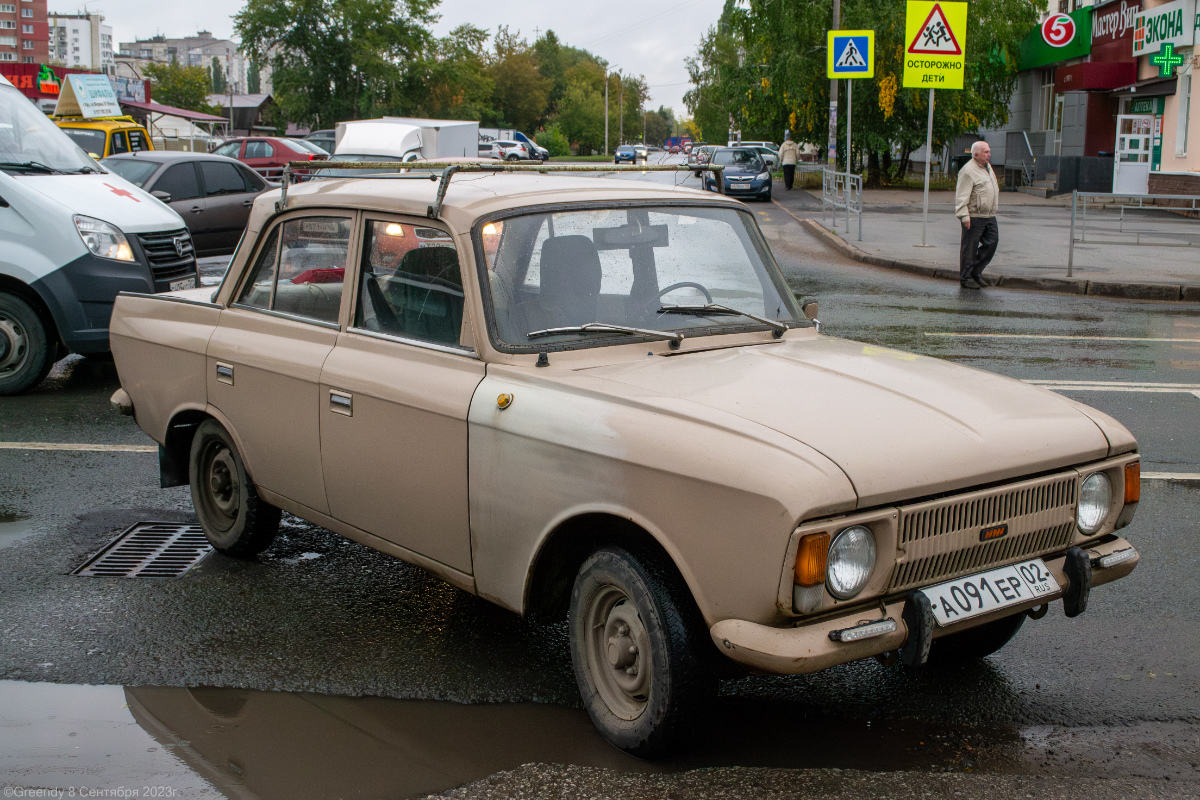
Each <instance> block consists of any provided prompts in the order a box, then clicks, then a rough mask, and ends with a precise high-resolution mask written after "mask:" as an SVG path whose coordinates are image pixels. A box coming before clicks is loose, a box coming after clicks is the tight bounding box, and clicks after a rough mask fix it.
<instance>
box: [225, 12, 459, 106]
mask: <svg viewBox="0 0 1200 800" xmlns="http://www.w3.org/2000/svg"><path fill="white" fill-rule="evenodd" d="M436 6H437V0H255V2H252V3H251V2H247V4H246V6H245V7H244V8H243V9H242V10H241V11H240V12H238V13H237V14H236V15H235V16H234V28H235V30H236V31H237V34H238V36H239V37H240V38H241V40H242V46H243V47H244V48H245V50H246V52H247V53H248V54H249V55H250V56H251V58H253V59H256V60H260V59H265V58H268V57H269V58H270V59H271V66H272V69H273V72H272V83H273V85H274V89H275V93H274V96H275V100H276V102H278V104H279V107H280V110H281V112H282V113H283V115H284V116H285V117H286V118H287V119H290V120H292V121H295V122H301V123H304V124H307V125H310V126H312V127H314V128H321V127H330V126H332V125H334V124H335V123H337V122H339V121H341V120H348V119H358V118H364V117H378V116H381V115H382V114H384V113H388V112H394V111H397V110H401V111H403V110H407V109H405V106H406V105H409V104H411V99H410V98H411V97H412V88H413V87H414V86H417V85H420V81H421V78H422V76H421V75H420V74H418V73H415V72H414V68H419V67H420V66H422V65H424V64H425V61H424V59H422V58H420V56H421V54H422V53H423V52H424V50H425V48H426V47H427V45H428V44H429V33H428V31H427V29H428V27H429V26H430V25H431V24H432V23H433V21H434V19H435V14H434V13H433V10H434V8H436Z"/></svg>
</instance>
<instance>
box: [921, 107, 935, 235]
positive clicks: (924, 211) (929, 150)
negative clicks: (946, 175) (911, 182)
mask: <svg viewBox="0 0 1200 800" xmlns="http://www.w3.org/2000/svg"><path fill="white" fill-rule="evenodd" d="M932 160H933V89H930V90H929V122H928V123H927V124H926V127H925V199H924V200H923V201H922V203H921V247H926V246H927V245H926V244H925V228H926V227H927V226H928V225H929V162H930V161H932Z"/></svg>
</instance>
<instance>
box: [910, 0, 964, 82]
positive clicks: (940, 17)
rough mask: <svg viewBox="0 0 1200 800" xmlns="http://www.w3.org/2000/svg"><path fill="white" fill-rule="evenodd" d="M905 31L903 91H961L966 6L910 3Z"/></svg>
mask: <svg viewBox="0 0 1200 800" xmlns="http://www.w3.org/2000/svg"><path fill="white" fill-rule="evenodd" d="M904 31H905V37H904V41H905V42H906V43H907V46H906V47H905V52H904V88H906V89H961V88H963V72H964V71H965V63H966V60H967V4H966V3H947V2H942V1H941V0H938V1H937V2H928V0H909V3H908V9H907V14H906V16H905V23H904Z"/></svg>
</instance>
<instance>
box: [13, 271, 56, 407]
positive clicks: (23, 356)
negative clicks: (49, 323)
mask: <svg viewBox="0 0 1200 800" xmlns="http://www.w3.org/2000/svg"><path fill="white" fill-rule="evenodd" d="M51 344H52V343H51V341H50V336H49V333H48V332H47V331H46V326H45V325H44V324H43V323H42V319H41V317H39V316H38V314H37V312H36V311H34V310H33V307H32V306H31V305H29V303H27V302H25V300H24V299H23V298H21V297H18V296H17V295H15V294H8V293H7V292H0V395H7V394H20V393H21V392H24V391H27V390H28V389H32V388H33V387H34V386H37V385H38V384H39V383H41V382H42V378H45V377H46V373H48V372H49V371H50V367H51V366H53V365H54V347H52V346H51Z"/></svg>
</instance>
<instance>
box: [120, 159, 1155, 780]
mask: <svg viewBox="0 0 1200 800" xmlns="http://www.w3.org/2000/svg"><path fill="white" fill-rule="evenodd" d="M723 152H725V151H723ZM728 152H732V153H734V154H737V156H738V158H741V157H742V154H745V157H747V158H752V159H753V160H754V161H756V162H760V163H761V159H759V158H758V157H757V155H755V154H754V153H753V152H752V151H749V150H732V151H728ZM718 155H720V153H719V154H718ZM468 166H469V165H468ZM482 169H486V166H485V167H483V168H481V170H482ZM163 210H164V211H165V209H163ZM755 216H756V215H755V214H754V213H753V212H752V211H751V210H750V209H748V208H746V207H745V205H744V204H742V203H740V202H738V201H737V200H734V199H732V198H729V197H725V196H721V195H714V194H706V193H704V192H700V191H697V190H693V189H688V188H685V187H679V186H673V185H664V184H661V183H654V182H649V181H632V180H619V179H613V178H589V177H579V176H569V175H562V176H548V175H534V174H522V175H512V174H483V173H482V171H480V172H476V173H475V174H468V172H467V171H466V170H465V169H464V171H463V172H459V173H457V174H455V175H453V176H450V175H446V176H444V177H442V179H441V180H440V181H430V180H391V179H379V178H358V179H352V180H344V179H335V180H332V181H309V182H307V183H303V184H301V185H299V186H297V187H295V188H294V190H292V191H289V192H288V195H287V199H286V203H283V204H282V205H280V206H277V205H276V198H274V197H270V196H266V195H264V196H262V197H260V198H259V199H258V200H256V201H255V205H254V210H253V211H252V213H251V218H250V222H249V224H248V227H247V230H248V231H252V232H253V235H252V237H251V234H250V233H248V234H247V240H246V241H245V242H244V243H243V245H242V246H241V247H240V248H238V252H237V254H236V255H235V257H234V258H233V260H232V262H231V263H230V266H229V270H228V273H227V275H226V277H225V280H224V281H222V283H221V286H220V288H219V289H218V290H217V291H215V292H214V291H213V290H212V289H211V288H208V287H205V288H201V289H193V290H191V291H181V292H175V293H173V294H171V295H170V296H169V297H167V298H161V297H156V296H153V295H149V294H122V295H121V296H120V297H118V299H117V303H116V307H115V310H114V312H113V317H112V325H111V336H110V339H111V343H112V352H113V357H114V361H115V365H116V370H117V374H118V376H119V379H120V384H121V387H122V388H120V389H118V390H117V392H116V393H115V394H114V396H113V402H114V404H116V405H117V406H119V407H120V408H121V409H122V410H124V411H125V412H126V413H131V414H133V418H134V420H135V421H136V423H137V425H138V426H140V427H141V428H142V430H144V431H145V432H146V434H147V435H148V436H149V437H150V438H151V439H152V440H153V441H155V442H156V443H157V444H158V445H159V463H160V469H159V474H158V475H153V474H152V472H151V471H150V470H142V471H141V472H140V473H139V474H138V475H136V476H134V480H135V481H136V480H138V479H140V480H141V481H142V484H141V485H140V486H138V487H137V488H138V489H139V490H141V489H148V488H150V486H151V485H152V484H153V485H161V486H163V487H168V486H176V485H184V484H189V483H190V485H191V499H192V503H193V506H194V508H195V512H196V517H197V520H198V522H199V525H200V527H201V528H202V529H203V530H204V534H205V536H206V537H207V538H208V539H209V541H210V542H211V543H212V545H213V546H214V547H215V548H216V549H217V550H219V551H220V552H222V553H225V554H226V555H230V556H235V557H242V558H253V557H254V556H255V555H256V554H258V553H260V552H262V551H263V550H265V549H266V548H268V547H270V545H271V544H272V541H273V540H274V539H275V537H276V536H277V534H278V531H279V523H280V516H281V513H282V512H285V511H286V512H288V513H290V514H295V515H297V516H299V517H302V518H304V519H307V520H309V521H311V522H313V523H314V524H318V525H321V526H324V527H325V528H328V529H329V530H331V531H334V532H336V533H338V534H341V535H343V536H346V537H348V538H350V539H352V540H354V541H356V542H360V543H362V544H365V545H367V546H369V547H373V548H376V549H378V550H380V551H382V552H384V553H386V554H389V555H391V556H394V557H397V558H401V559H404V560H406V561H409V562H412V563H415V564H417V565H419V566H420V567H422V568H423V569H426V570H428V571H429V572H431V573H433V574H434V575H437V576H439V577H440V578H442V579H444V580H446V581H448V582H449V583H450V584H452V585H454V586H456V587H458V588H459V589H460V590H462V591H466V592H470V593H473V594H477V595H479V596H481V597H484V598H487V599H488V600H489V601H491V602H494V603H496V604H498V605H500V606H502V607H503V608H506V609H508V610H510V611H513V612H515V613H518V614H522V615H525V616H527V617H528V618H530V619H531V620H533V621H545V622H547V623H549V624H551V625H553V626H554V627H553V628H552V635H550V636H549V637H548V638H549V639H550V640H552V641H557V640H559V639H562V640H565V641H564V645H565V646H566V647H569V649H570V662H571V664H572V666H573V668H574V672H575V678H576V683H577V685H578V688H579V695H580V699H581V705H582V706H583V707H584V709H586V710H587V712H588V714H589V715H590V717H591V719H592V721H593V722H594V723H595V725H596V727H597V728H598V729H599V731H600V732H601V734H602V735H603V736H604V737H605V738H606V739H608V740H609V741H610V742H612V743H613V744H614V745H616V746H617V747H619V748H622V749H624V750H627V751H629V752H632V753H635V754H638V755H641V756H654V755H659V754H662V753H664V752H666V751H669V750H670V748H672V747H673V746H677V745H678V744H679V743H680V740H681V739H682V738H683V737H685V736H686V735H687V734H689V733H690V732H692V731H694V730H696V729H697V728H700V729H704V730H707V729H709V728H710V726H708V725H702V724H700V723H702V721H703V718H704V717H705V715H707V714H709V713H710V712H711V709H712V705H713V703H714V700H715V695H716V692H717V689H718V685H717V681H718V678H719V677H721V676H739V675H742V674H745V673H746V672H758V673H782V674H808V673H814V672H818V671H821V670H824V669H828V668H830V667H835V666H837V665H841V664H847V663H849V662H853V661H860V660H867V659H874V658H876V657H878V658H879V659H880V661H882V662H883V663H884V664H902V665H903V666H904V668H905V669H906V670H912V671H916V670H919V669H921V668H922V667H924V666H925V665H929V666H930V667H932V668H934V669H935V670H940V671H935V672H933V673H932V674H927V675H926V677H925V678H923V680H925V681H927V682H930V683H937V682H938V681H939V680H942V679H944V678H945V676H946V675H949V674H951V672H950V670H954V672H953V675H954V678H953V680H954V681H955V682H956V686H957V685H962V684H969V683H971V682H973V681H974V682H976V683H979V682H981V681H982V682H983V683H985V684H988V683H989V682H990V680H989V678H988V677H987V675H988V671H987V669H986V668H982V667H980V666H978V662H979V661H980V660H981V659H982V658H984V657H985V656H987V655H989V654H991V653H993V652H995V651H996V650H999V649H1000V648H1001V647H1003V646H1004V645H1005V644H1006V643H1007V642H1008V641H1009V640H1010V639H1011V638H1012V637H1013V636H1014V635H1015V634H1016V633H1017V632H1018V630H1019V629H1020V628H1021V627H1022V625H1023V624H1024V623H1025V622H1026V621H1027V620H1037V619H1040V618H1042V617H1044V616H1045V615H1046V613H1047V612H1048V611H1049V610H1050V609H1051V608H1053V609H1054V610H1055V612H1056V616H1057V614H1058V613H1062V614H1064V615H1065V616H1066V617H1068V618H1070V617H1075V616H1077V615H1079V614H1080V613H1082V612H1085V611H1086V610H1087V609H1088V608H1089V607H1093V608H1094V607H1095V606H1096V605H1097V604H1099V603H1101V602H1105V601H1106V600H1107V601H1109V602H1115V603H1117V604H1122V603H1126V604H1127V603H1129V602H1130V601H1129V598H1130V597H1131V595H1133V594H1136V592H1137V587H1128V588H1125V589H1124V591H1118V592H1115V593H1110V595H1109V597H1107V598H1105V597H1104V594H1103V593H1102V592H1099V591H1097V589H1098V587H1100V586H1102V585H1104V584H1108V583H1111V582H1113V581H1116V580H1119V579H1122V578H1124V577H1125V576H1126V575H1128V574H1129V573H1130V572H1131V571H1132V570H1133V569H1134V568H1135V567H1136V566H1137V564H1138V561H1139V553H1138V551H1137V549H1136V548H1135V547H1134V545H1133V544H1132V543H1131V542H1130V541H1129V540H1127V539H1125V538H1124V537H1123V535H1122V534H1123V533H1124V531H1123V530H1122V529H1124V528H1125V527H1126V526H1127V525H1129V523H1130V522H1131V520H1132V519H1133V517H1134V514H1135V510H1136V509H1137V507H1138V504H1139V500H1140V485H1141V484H1140V475H1141V473H1140V460H1139V455H1138V446H1137V441H1136V440H1135V439H1134V437H1133V436H1132V434H1130V432H1129V431H1128V430H1127V429H1126V428H1125V427H1124V426H1123V425H1121V424H1120V423H1119V422H1117V421H1116V420H1115V419H1113V418H1111V417H1109V416H1108V415H1106V414H1103V413H1101V412H1099V411H1096V410H1094V409H1091V408H1089V407H1087V406H1085V405H1084V404H1082V403H1080V402H1078V401H1076V400H1074V399H1073V398H1070V397H1065V396H1063V395H1060V394H1057V393H1055V392H1051V391H1048V390H1046V389H1045V388H1043V387H1040V386H1030V385H1029V384H1027V383H1024V382H1022V381H1020V380H1016V379H1013V378H1009V377H1006V376H1003V375H997V374H993V373H988V372H985V371H983V370H980V369H975V368H970V367H966V366H963V365H960V364H956V363H953V362H951V361H949V360H946V359H942V358H930V357H926V356H921V355H917V354H911V353H904V352H900V351H896V350H892V349H890V348H887V347H881V346H867V345H864V344H862V343H860V342H855V341H851V340H847V339H842V338H839V337H835V336H829V335H827V334H824V333H822V332H821V331H820V330H819V328H818V326H817V324H816V322H815V320H814V319H813V317H815V315H816V309H815V307H814V306H815V303H811V302H810V303H805V304H804V305H800V304H799V303H798V302H797V300H796V299H795V296H794V295H793V292H794V290H795V287H794V286H793V285H791V284H789V282H788V280H787V279H786V278H785V277H784V275H783V274H782V272H781V271H780V269H779V266H778V264H777V263H776V260H775V259H774V258H773V257H772V255H771V250H770V246H769V242H768V240H767V238H766V237H765V236H764V235H763V232H762V230H761V229H760V228H759V225H758V223H757V221H756V219H755ZM422 228H429V229H432V230H433V231H434V232H436V233H438V234H440V236H437V237H429V236H425V237H423V236H422V234H421V232H420V229H422ZM401 239H402V240H406V243H400V242H398V241H394V240H401ZM386 240H393V241H392V242H390V243H389V244H386V245H384V242H385V241H386ZM439 240H440V242H441V243H439ZM489 240H491V241H490V243H489ZM411 241H417V242H418V244H419V245H424V244H425V243H430V246H418V247H416V248H411V249H405V248H406V247H408V244H407V242H411ZM400 253H403V255H400V256H399V258H398V259H397V255H398V254H400ZM634 274H636V275H637V279H636V280H630V279H629V276H631V275H634ZM1152 522H1153V521H1152ZM1144 535H1145V536H1146V537H1147V538H1149V539H1150V540H1151V546H1153V545H1154V544H1155V542H1154V536H1155V531H1154V529H1153V527H1152V526H1150V528H1149V530H1147V531H1146V533H1145V534H1144ZM1164 557H1169V556H1164ZM264 572H266V570H252V569H246V570H230V571H227V572H226V573H225V575H223V576H222V577H223V578H224V581H223V588H224V589H225V590H226V591H227V592H228V596H229V599H230V602H234V601H238V602H242V601H244V598H246V597H249V596H253V594H254V592H255V587H254V585H253V584H254V581H256V580H263V579H265V578H266V576H264V575H263V574H262V573H264ZM302 579H303V578H302V577H297V578H296V580H298V581H299V580H302ZM313 580H321V581H323V582H327V581H328V576H327V575H320V576H313ZM355 580H358V581H360V582H361V585H362V586H363V587H365V588H364V591H367V592H369V591H371V588H372V587H370V586H369V583H370V582H371V581H375V582H376V583H377V584H378V591H380V592H385V593H386V592H387V591H389V586H388V585H386V583H385V582H386V581H388V580H389V578H387V577H385V576H382V575H379V574H376V575H370V574H368V575H361V576H355ZM315 608H316V606H315V604H314V605H313V606H310V607H308V608H305V609H296V610H295V611H294V612H293V615H294V616H296V617H297V618H298V616H299V615H302V614H304V613H313V612H314V610H315ZM344 611H345V609H331V608H330V609H327V608H325V607H322V609H321V611H319V612H317V613H330V614H336V613H344ZM1139 611H1141V609H1139ZM1160 611H1161V612H1162V613H1171V609H1151V610H1149V611H1148V612H1147V614H1146V615H1143V616H1147V615H1148V616H1149V617H1152V616H1153V614H1154V613H1158V612H1160ZM1131 613H1132V612H1131ZM335 621H336V622H338V623H339V624H340V623H345V624H352V623H353V622H354V620H348V619H339V620H335ZM1146 621H1147V623H1148V624H1150V623H1152V622H1153V619H1150V618H1148V619H1147V620H1146ZM1105 623H1106V620H1104V619H1099V620H1093V621H1092V623H1091V624H1083V625H1074V626H1072V625H1070V623H1069V621H1067V623H1066V624H1064V623H1063V622H1062V621H1060V620H1059V619H1055V620H1054V622H1053V623H1047V624H1045V625H1042V626H1040V627H1041V628H1042V630H1039V631H1034V632H1033V633H1032V634H1031V638H1033V639H1034V640H1035V642H1036V643H1034V644H1031V645H1029V646H1027V647H1025V648H1022V649H1021V651H1020V653H1018V654H1017V658H1018V659H1020V660H1022V661H1023V662H1024V665H1023V666H1024V668H1028V669H1030V670H1033V671H1034V672H1035V673H1036V671H1037V670H1053V669H1062V668H1063V666H1062V664H1063V662H1064V661H1065V660H1066V659H1064V658H1063V654H1062V653H1059V654H1058V655H1057V656H1053V655H1051V654H1049V651H1052V650H1054V649H1055V648H1065V647H1066V646H1067V645H1066V644H1064V643H1065V642H1069V646H1070V647H1071V648H1072V649H1073V650H1080V651H1081V652H1082V651H1087V652H1089V653H1090V655H1088V656H1087V657H1088V658H1089V659H1094V660H1097V661H1100V662H1102V661H1103V659H1104V656H1105V652H1106V651H1108V650H1111V649H1112V648H1114V647H1117V646H1120V641H1119V640H1117V641H1114V639H1113V636H1114V632H1113V630H1112V629H1111V626H1108V625H1106V624H1105ZM440 635H441V632H440V631H439V630H437V628H436V626H434V627H431V628H430V629H429V630H428V631H412V632H410V639H409V640H408V642H406V646H410V647H422V646H430V645H429V644H424V645H423V644H422V643H421V640H420V637H422V636H428V637H430V640H431V641H436V637H439V636H440ZM253 646H254V643H253V642H252V641H249V640H247V641H246V643H245V647H246V648H250V649H252V648H253ZM470 646H471V645H470V642H462V641H459V642H455V650H457V651H462V650H465V649H466V648H469V647H470ZM448 657H449V658H453V657H454V651H451V652H450V655H449V656H448ZM533 658H537V659H539V660H541V661H544V660H545V655H544V654H543V653H538V654H534V655H533V656H531V660H532V659H533ZM971 665H975V666H973V667H972V666H971ZM1068 666H1069V665H1068ZM222 667H223V665H221V664H214V665H213V668H214V669H217V670H219V669H221V668H222ZM884 669H886V667H883V666H881V665H879V664H871V665H869V666H864V667H863V668H862V669H861V670H859V671H858V673H860V675H863V674H865V675H867V676H868V677H867V678H866V679H865V680H863V681H861V682H860V683H861V684H862V685H861V686H856V687H855V688H853V689H846V690H844V692H842V693H843V694H845V695H846V702H848V703H849V702H855V703H857V702H862V703H870V702H872V700H873V698H874V697H875V696H877V694H878V693H877V687H878V686H879V685H880V684H881V683H883V682H886V681H913V680H917V679H916V678H914V677H912V676H911V675H909V676H907V677H900V676H896V677H893V676H891V675H889V674H888V673H886V672H884V671H883V670H884ZM846 674H847V673H842V675H841V676H839V678H835V680H838V679H840V678H844V677H845V675H846ZM850 674H851V675H853V674H854V673H850ZM980 675H982V676H983V677H979V676H980ZM1107 679H1110V678H1109V676H1105V675H1101V676H1098V678H1097V680H1107ZM850 683H854V681H850ZM984 688H985V689H987V690H994V686H985V687H984ZM1001 691H1002V690H1001ZM1085 701H1086V698H1083V699H1081V698H1071V699H1070V702H1085ZM758 722H759V720H757V719H754V718H753V715H752V714H750V715H746V716H745V718H744V719H743V720H742V721H741V723H740V724H742V725H744V726H754V725H756V724H758ZM796 724H797V725H801V726H804V725H810V724H811V723H809V722H808V721H807V720H805V719H803V718H801V717H799V716H797V717H796ZM818 727H819V724H818Z"/></svg>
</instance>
